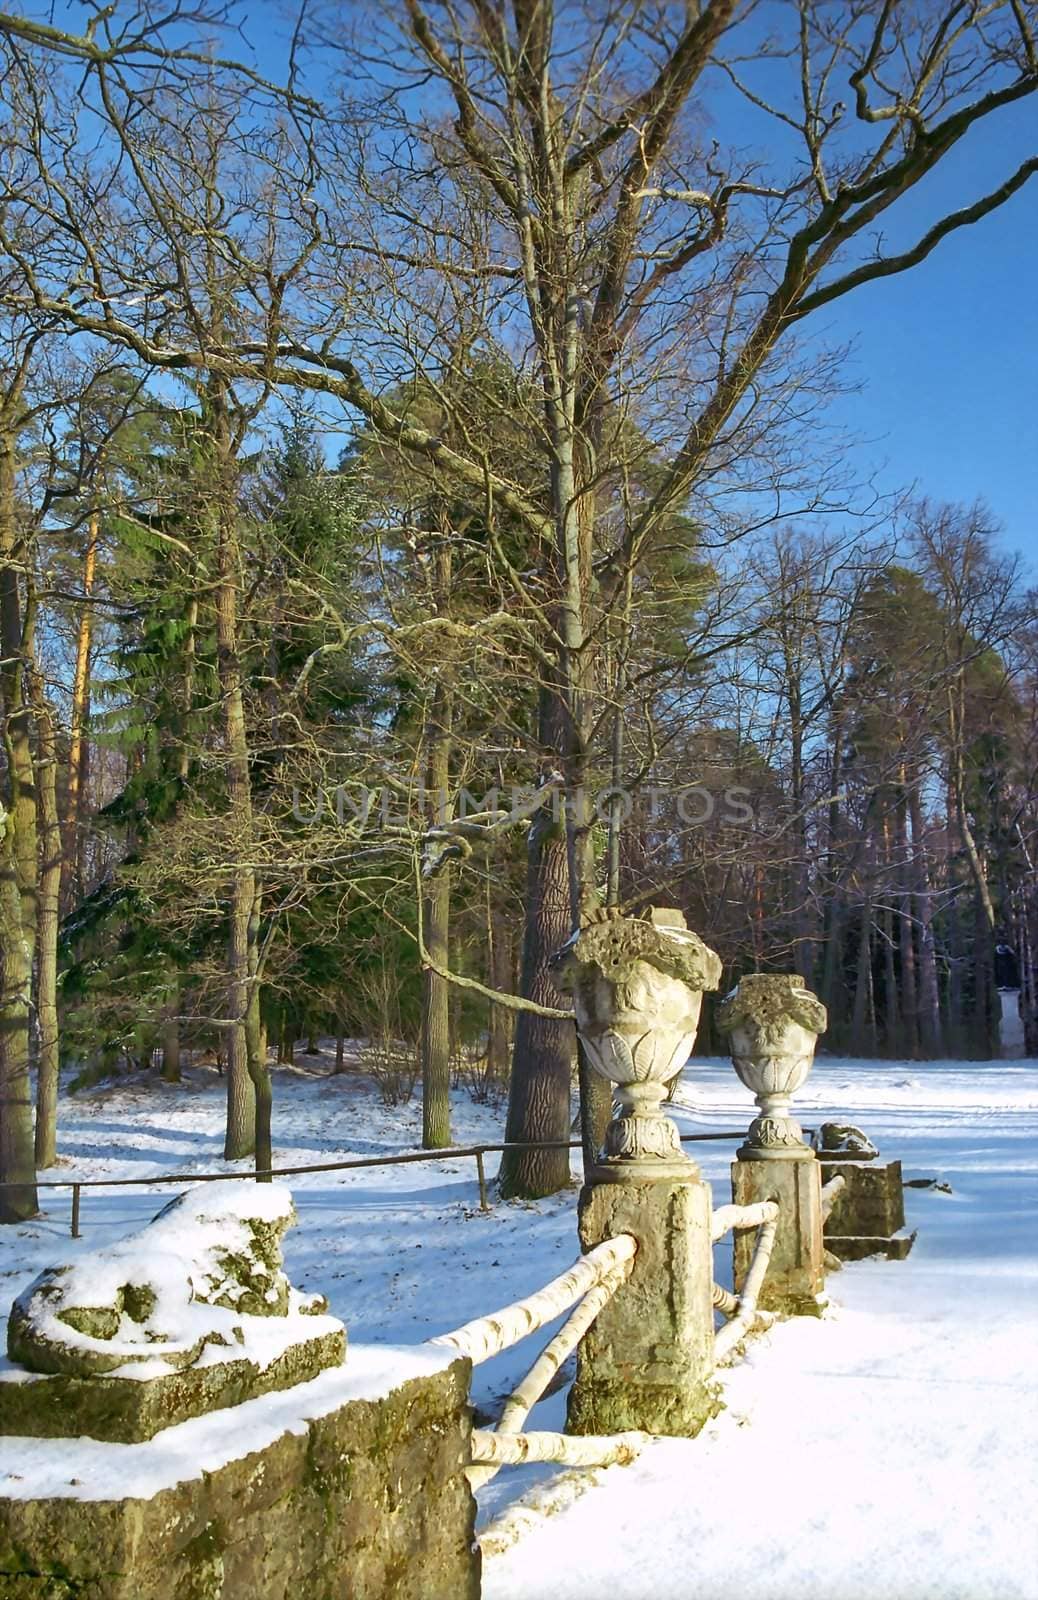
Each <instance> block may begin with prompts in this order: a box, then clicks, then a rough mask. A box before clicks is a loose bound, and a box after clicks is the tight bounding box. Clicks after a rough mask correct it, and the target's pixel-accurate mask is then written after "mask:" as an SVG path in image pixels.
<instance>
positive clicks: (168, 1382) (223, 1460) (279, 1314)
mask: <svg viewBox="0 0 1038 1600" xmlns="http://www.w3.org/2000/svg"><path fill="white" fill-rule="evenodd" d="M293 1219H294V1211H293V1207H292V1198H291V1195H290V1194H289V1192H288V1190H287V1189H284V1188H281V1187H280V1186H276V1185H264V1184H254V1183H248V1182H242V1183H233V1184H232V1183H212V1184H205V1185H200V1186H199V1187H198V1188H196V1189H193V1190H191V1191H190V1192H189V1193H187V1194H185V1195H183V1196H182V1197H181V1198H180V1199H179V1200H176V1201H174V1202H173V1204H172V1205H170V1206H167V1207H166V1209H165V1210H164V1211H162V1212H161V1213H160V1214H159V1216H158V1217H156V1218H155V1220H154V1222H152V1223H151V1224H150V1226H148V1227H147V1228H144V1229H143V1230H142V1231H141V1232H140V1233H138V1234H137V1235H135V1236H134V1237H133V1238H131V1239H128V1240H126V1241H123V1242H121V1243H119V1244H116V1245H113V1246H110V1247H108V1248H105V1249H101V1250H95V1251H91V1252H87V1251H82V1252H77V1253H76V1254H75V1255H74V1257H73V1259H72V1260H71V1261H70V1262H69V1263H67V1264H63V1265H61V1266H58V1267H53V1268H51V1269H49V1270H48V1271H46V1272H44V1273H42V1274H41V1275H40V1276H39V1277H38V1278H37V1279H36V1281H35V1282H34V1283H32V1284H31V1285H30V1286H29V1287H28V1289H26V1290H25V1292H24V1293H23V1294H21V1295H19V1297H18V1299H17V1300H16V1302H15V1305H14V1308H13V1310H12V1313H11V1318H10V1323H9V1335H8V1337H9V1352H10V1358H9V1360H8V1361H6V1362H0V1596H3V1597H4V1600H7V1597H8V1596H10V1597H12V1600H13V1597H14V1596H15V1595H17V1596H19V1597H22V1596H24V1597H25V1600H30V1597H34V1596H38V1597H40V1600H42V1597H43V1596H45V1595H47V1596H55V1597H57V1596H59V1595H60V1596H63V1597H64V1596H72V1595H82V1596H83V1597H84V1600H85V1597H86V1596H87V1595H89V1596H90V1597H91V1600H171V1597H173V1596H176V1597H178V1600H203V1597H204V1600H240V1597H241V1596H245V1595H247V1596H249V1597H250V1600H285V1596H286V1595H299V1596H300V1597H303V1596H310V1595H314V1596H317V1595H322V1596H323V1595H349V1596H350V1597H351V1600H413V1597H414V1596H415V1595H416V1594H419V1593H420V1594H421V1595H422V1596H423V1600H476V1597H477V1596H478V1594H479V1554H478V1546H477V1545H476V1544H475V1542H474V1528H475V1504H474V1501H473V1498H472V1494H471V1491H470V1489H469V1485H468V1483H467V1481H466V1478H465V1468H466V1467H467V1465H468V1462H469V1459H470V1455H471V1412H470V1407H469V1403H468V1386H469V1376H470V1371H471V1368H470V1364H469V1362H468V1361H466V1360H464V1359H452V1356H451V1354H450V1353H447V1354H445V1353H444V1352H437V1351H429V1350H422V1349H419V1348H416V1349H413V1350H405V1349H394V1348H390V1347H385V1346H382V1347H375V1346H372V1347H368V1348H367V1349H365V1348H364V1347H357V1346H353V1347H352V1348H351V1352H350V1360H349V1361H348V1362H346V1361H344V1359H343V1356H344V1352H345V1344H346V1333H345V1329H344V1328H343V1326H342V1324H341V1323H340V1322H337V1321H336V1320H335V1319H334V1318H333V1317H329V1316H326V1315H324V1302H323V1300H321V1299H320V1298H319V1297H308V1296H304V1295H302V1294H299V1293H298V1292H297V1291H296V1290H295V1289H294V1288H293V1287H292V1286H291V1284H290V1283H289V1281H288V1279H287V1278H286V1276H285V1273H284V1271H283V1269H282V1265H281V1239H282V1236H283V1234H284V1232H285V1230H286V1228H288V1227H289V1226H290V1224H291V1222H292V1221H293ZM27 1436H30V1437H27ZM98 1441H101V1442H98Z"/></svg>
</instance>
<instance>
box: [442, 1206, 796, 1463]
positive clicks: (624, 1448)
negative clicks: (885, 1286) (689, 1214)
mask: <svg viewBox="0 0 1038 1600" xmlns="http://www.w3.org/2000/svg"><path fill="white" fill-rule="evenodd" d="M778 1218H779V1208H778V1205H777V1204H776V1203H775V1201H774V1200H763V1201H761V1202H759V1203H758V1204H757V1205H751V1206H736V1205H730V1206H720V1207H719V1208H718V1209H717V1210H716V1211H715V1212H714V1213H713V1216H712V1218H711V1242H712V1243H714V1244H716V1243H717V1242H718V1240H720V1239H723V1238H724V1236H725V1234H726V1233H730V1232H731V1231H732V1230H733V1229H735V1230H738V1229H744V1228H756V1229H757V1244H756V1248H755V1250H754V1254H753V1260H752V1262H751V1265H750V1269H749V1272H748V1273H747V1276H746V1282H745V1284H744V1286H743V1290H742V1293H741V1294H740V1295H734V1294H731V1293H729V1291H728V1290H727V1289H723V1288H721V1286H720V1285H719V1284H716V1283H715V1284H714V1285H713V1304H714V1307H715V1309H716V1310H718V1311H720V1313H721V1314H722V1316H725V1317H727V1318H728V1319H729V1320H728V1322H727V1324H726V1325H725V1327H723V1328H722V1329H721V1330H720V1331H719V1332H718V1334H717V1335H716V1338H715V1341H714V1359H715V1361H716V1362H717V1363H718V1364H720V1363H721V1362H722V1361H725V1360H726V1359H727V1358H728V1357H729V1356H730V1355H731V1353H732V1351H733V1350H734V1349H735V1348H736V1346H737V1345H738V1344H739V1343H740V1342H741V1340H742V1339H744V1338H745V1336H746V1335H747V1334H748V1333H750V1332H751V1331H752V1330H753V1329H754V1328H755V1327H769V1326H770V1325H771V1323H772V1321H773V1320H774V1319H773V1318H772V1317H771V1316H770V1315H769V1314H768V1313H767V1312H763V1311H758V1309H757V1300H758V1297H759V1295H760V1291H761V1287H762V1285H763V1283H764V1278H765V1274H766V1273H767V1270H768V1265H769V1263H770V1261H771V1252H772V1249H773V1247H774V1243H775V1233H776V1230H777V1228H778ZM637 1249H638V1241H637V1239H636V1238H635V1237H634V1236H633V1234H630V1233H621V1234H618V1235H617V1236H616V1237H615V1238H613V1239H607V1240H605V1241H604V1242H603V1243H602V1244H599V1245H596V1246H595V1247H594V1249H592V1250H589V1251H588V1252H587V1254H586V1255H583V1256H581V1257H580V1259H579V1260H578V1261H575V1262H574V1263H573V1265H572V1266H571V1267H569V1268H567V1270H566V1271H565V1272H563V1273H562V1274H561V1275H560V1276H559V1277H557V1278H553V1279H552V1281H551V1282H550V1283H548V1284H546V1285H545V1286H544V1288H543V1289H538V1290H537V1291H536V1292H535V1293H534V1294H532V1295H528V1296H527V1297H526V1298H525V1299H524V1300H517V1301H515V1302H514V1303H513V1304H512V1305H509V1306H505V1307H504V1308H503V1310H501V1311H494V1312H491V1313H490V1314H489V1315H488V1316H485V1317H476V1318H474V1320H473V1321H471V1322H466V1323H465V1324H464V1325H463V1326H462V1327H460V1328H455V1329H454V1331H453V1332H452V1333H445V1334H441V1335H440V1336H439V1337H438V1338H436V1339H430V1340H429V1344H430V1345H431V1346H433V1347H435V1348H437V1349H448V1350H452V1351H455V1352H456V1353H457V1354H458V1355H462V1356H467V1357H468V1358H469V1360H470V1361H471V1362H472V1363H473V1365H474V1366H478V1365H479V1364H480V1363H481V1362H483V1361H489V1360H490V1359H491V1357H493V1356H496V1355H499V1354H500V1353H501V1351H502V1350H507V1349H509V1348H510V1347H511V1346H512V1345H514V1344H518V1343H519V1342H520V1340H522V1339H525V1338H526V1337H527V1335H528V1334H531V1333H536V1331H537V1330H538V1328H542V1327H543V1326H544V1324H545V1323H546V1322H552V1321H554V1319H555V1318H556V1317H557V1316H559V1315H560V1313H562V1312H563V1311H568V1310H570V1308H571V1307H573V1306H576V1309H575V1310H574V1311H573V1313H572V1315H571V1316H570V1317H569V1318H568V1319H567V1321H566V1322H565V1323H564V1324H563V1326H562V1327H561V1328H560V1330H559V1332H558V1333H557V1334H555V1336H554V1338H553V1339H552V1340H551V1341H550V1343H549V1344H548V1345H547V1346H546V1347H545V1349H544V1350H542V1352H541V1354H540V1355H539V1356H538V1357H537V1360H536V1361H535V1362H534V1364H533V1366H532V1367H531V1368H530V1370H529V1372H528V1373H527V1374H526V1376H525V1377H524V1378H523V1379H522V1381H521V1382H520V1383H519V1384H517V1386H516V1387H515V1389H513V1391H512V1393H511V1394H510V1395H509V1396H508V1398H507V1400H506V1401H505V1402H504V1405H503V1407H502V1410H501V1416H500V1418H499V1420H498V1423H497V1427H496V1428H494V1429H487V1428H476V1429H474V1430H473V1434H472V1457H471V1462H470V1465H469V1467H468V1469H467V1476H468V1479H469V1483H470V1484H471V1486H472V1488H473V1489H478V1488H481V1487H482V1485H483V1484H485V1483H488V1482H489V1481H490V1479H491V1478H493V1477H495V1476H496V1474H497V1473H498V1472H499V1471H500V1470H501V1468H502V1467H505V1466H519V1465H521V1464H522V1463H523V1462H526V1461H541V1462H544V1461H554V1462H559V1463H561V1464H562V1465H564V1466H568V1467H607V1466H612V1465H614V1464H618V1465H625V1464H627V1463H628V1462H630V1461H633V1460H634V1458H635V1457H636V1456H637V1454H638V1452H639V1451H640V1450H641V1448H642V1446H643V1445H644V1444H646V1443H647V1442H648V1439H649V1437H650V1436H649V1435H648V1434H646V1433H641V1432H637V1431H628V1432H625V1433H616V1434H611V1435H608V1436H605V1437H603V1436H595V1435H588V1434H577V1435H574V1434H567V1433H536V1432H533V1433H526V1432H524V1431H523V1424H524V1423H525V1422H526V1419H527V1417H528V1416H529V1415H530V1412H531V1411H532V1410H533V1407H534V1406H535V1405H536V1404H537V1402H538V1400H540V1399H541V1398H542V1396H543V1394H544V1392H545V1389H546V1388H547V1386H548V1384H549V1383H550V1382H551V1379H552V1378H553V1377H554V1375H555V1373H556V1372H557V1371H558V1369H559V1368H560V1367H561V1365H562V1363H563V1362H564V1361H565V1360H566V1358H567V1356H569V1355H571V1354H572V1352H573V1351H574V1350H575V1349H576V1347H577V1345H578V1344H579V1343H580V1340H581V1339H582V1338H583V1336H584V1334H585V1333H586V1332H587V1331H588V1328H589V1327H590V1326H591V1323H592V1322H593V1321H594V1319H595V1318H596V1317H597V1316H598V1314H599V1312H600V1311H601V1310H602V1307H603V1306H604V1305H606V1304H607V1302H608V1301H609V1300H611V1299H612V1297H613V1295H614V1294H615V1293H616V1291H617V1290H618V1289H619V1288H620V1286H621V1285H622V1284H623V1283H624V1281H625V1280H626V1278H627V1277H628V1276H629V1275H630V1271H631V1267H632V1265H633V1262H634V1257H635V1254H636V1252H637Z"/></svg>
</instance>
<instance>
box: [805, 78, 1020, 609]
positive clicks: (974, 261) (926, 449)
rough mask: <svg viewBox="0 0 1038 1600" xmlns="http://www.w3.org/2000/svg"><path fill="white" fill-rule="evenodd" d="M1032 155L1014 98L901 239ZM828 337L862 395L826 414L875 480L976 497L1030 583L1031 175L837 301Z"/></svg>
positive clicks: (921, 203) (940, 496)
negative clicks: (925, 253)
mask: <svg viewBox="0 0 1038 1600" xmlns="http://www.w3.org/2000/svg"><path fill="white" fill-rule="evenodd" d="M1036 151H1038V112H1036V108H1035V106H1034V104H1033V103H1031V104H1027V103H1025V104H1023V105H1021V106H1016V107H1013V108H1011V109H1010V110H1008V111H1006V112H1004V113H1002V114H1000V116H999V117H997V118H995V119H993V121H992V124H991V126H990V127H988V128H984V129H982V130H981V131H980V132H975V133H974V134H972V135H971V136H970V138H969V140H968V141H967V143H966V144H965V145H964V146H963V147H962V148H961V149H960V150H959V151H957V152H956V153H955V155H954V156H953V157H952V158H950V160H949V164H948V166H947V167H944V168H941V169H938V171H937V172H935V173H934V174H933V177H932V179H931V180H929V186H928V187H927V188H926V190H925V193H924V192H922V191H921V192H920V194H919V198H918V201H917V202H916V203H915V204H914V205H913V207H912V210H911V212H910V218H911V223H912V227H911V228H910V229H909V230H908V232H906V233H905V234H904V235H902V233H901V230H900V229H899V232H898V236H897V238H896V240H895V241H894V242H895V243H896V244H897V245H898V246H901V245H903V244H905V243H907V242H908V241H909V238H910V237H911V236H912V235H913V234H915V233H916V232H917V231H918V232H923V231H925V228H926V226H927V224H928V223H929V222H930V221H931V220H932V218H933V217H934V216H936V215H937V214H938V213H939V211H940V212H943V211H947V210H955V209H958V208H959V207H960V206H962V205H964V204H968V203H969V202H970V201H971V200H972V199H974V198H976V197H977V196H979V195H981V194H983V193H985V192H986V191H988V190H989V189H991V188H993V187H995V186H996V185H997V183H998V182H1000V181H1001V180H1003V179H1004V178H1005V177H1006V176H1007V175H1008V174H1009V173H1010V172H1011V171H1013V170H1014V168H1015V167H1016V166H1018V165H1019V163H1020V162H1021V161H1023V160H1024V159H1026V157H1027V156H1029V155H1034V154H1035V153H1036ZM826 332H827V333H828V334H829V336H830V337H833V338H835V340H836V341H837V342H841V341H844V340H853V342H854V346H855V348H854V352H853V358H852V372H851V376H852V377H853V378H854V379H855V380H856V381H857V382H859V383H860V384H861V385H862V388H861V391H860V392H859V393H856V394H853V395H850V396H848V397H846V398H841V399H840V400H839V401H837V403H836V406H835V408H834V410H835V414H836V415H837V416H838V417H839V418H840V419H841V420H843V421H845V422H846V423H847V424H848V425H849V426H850V427H851V428H852V429H853V430H854V432H855V433H856V434H858V435H860V436H863V442H862V444H861V445H859V447H858V453H859V454H860V457H861V464H862V467H867V466H870V465H871V466H874V467H875V468H878V469H879V481H880V483H881V485H882V486H883V487H884V488H887V489H895V488H899V487H907V486H909V485H911V484H912V483H916V484H917V485H918V489H919V492H920V493H924V494H926V495H928V496H930V497H931V498H932V499H935V500H947V501H972V500H974V499H976V498H978V497H979V498H982V499H983V500H985V501H986V502H987V503H988V504H989V505H990V507H991V509H992V510H993V512H994V513H995V515H996V517H997V518H998V520H999V521H1000V522H1001V523H1003V524H1004V529H1005V531H1004V533H1003V535H1002V542H1003V544H1004V545H1005V547H1006V548H1007V549H1009V550H1019V551H1020V552H1021V554H1023V556H1024V557H1025V559H1026V560H1027V562H1028V565H1029V566H1030V567H1031V569H1032V570H1033V572H1034V575H1035V579H1036V581H1038V177H1035V178H1032V179H1031V180H1030V183H1029V184H1027V185H1025V187H1024V188H1023V190H1022V191H1020V192H1019V193H1018V194H1017V195H1016V196H1015V197H1014V198H1013V199H1012V200H1010V201H1008V202H1007V203H1006V205H1005V206H1004V207H1003V208H1001V209H1000V210H999V211H997V212H996V213H995V214H994V215H993V216H990V217H988V218H987V219H986V220H985V221H983V222H981V223H978V224H977V225H976V226H974V227H971V228H965V229H961V230H960V231H959V232H957V233H955V234H953V235H952V236H951V237H950V238H949V239H947V240H945V241H944V243H943V244H941V245H938V247H937V249H936V251H935V252H934V253H933V255H931V256H930V257H929V259H928V260H927V261H926V262H924V263H923V264H922V265H921V266H918V267H915V268H913V269H912V270H911V271H909V272H906V273H904V274H903V275H901V276H899V277H893V278H887V279H885V280H883V281H881V282H879V283H875V284H869V285H866V286H865V287H864V288H861V289H859V290H856V291H855V292H854V293H853V294H851V295H849V296H848V297H847V299H846V300H845V301H843V302H842V303H838V305H837V306H836V307H834V308H833V309H832V312H831V314H830V315H829V317H828V322H827V325H826Z"/></svg>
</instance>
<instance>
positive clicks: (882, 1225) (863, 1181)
mask: <svg viewBox="0 0 1038 1600" xmlns="http://www.w3.org/2000/svg"><path fill="white" fill-rule="evenodd" d="M820 1161H821V1167H822V1181H823V1183H828V1181H829V1179H830V1178H835V1177H836V1176H837V1174H839V1175H840V1176H842V1177H843V1179H844V1187H843V1189H842V1190H841V1192H840V1193H839V1194H838V1195H837V1196H836V1199H835V1201H834V1202H833V1208H832V1210H831V1211H830V1213H829V1216H828V1217H827V1219H826V1223H825V1247H826V1249H827V1250H831V1251H832V1253H833V1255H835V1256H839V1258H840V1260H841V1261H861V1260H864V1258H865V1257H866V1256H871V1255H885V1256H887V1257H888V1258H889V1259H890V1260H892V1261H903V1260H904V1259H905V1257H906V1256H907V1254H908V1252H909V1250H911V1248H912V1242H913V1240H914V1239H915V1234H914V1233H912V1234H908V1233H905V1232H904V1231H903V1230H904V1226H905V1195H904V1185H903V1182H902V1178H901V1163H900V1161H888V1162H886V1163H885V1164H884V1165H883V1166H879V1165H873V1164H871V1163H869V1162H867V1161H829V1160H826V1159H825V1158H824V1157H820Z"/></svg>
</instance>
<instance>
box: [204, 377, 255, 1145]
mask: <svg viewBox="0 0 1038 1600" xmlns="http://www.w3.org/2000/svg"><path fill="white" fill-rule="evenodd" d="M209 400H210V404H211V407H212V427H213V441H214V445H215V451H216V461H217V469H218V473H219V479H220V481H219V484H218V488H217V519H218V526H217V529H216V534H217V567H218V583H217V589H216V642H217V665H218V672H219V678H220V689H221V693H222V696H223V714H224V761H225V766H226V783H227V816H228V821H229V826H230V848H231V852H232V860H231V867H230V879H231V892H230V906H229V922H230V927H229V930H228V938H227V1017H228V1021H227V1023H226V1026H225V1029H224V1035H225V1047H226V1052H227V1128H226V1136H225V1139H224V1159H225V1160H227V1161H240V1160H242V1159H243V1158H244V1157H245V1156H248V1155H251V1154H252V1152H253V1150H254V1149H255V1145H256V1090H255V1084H254V1082H253V1076H252V1073H251V1072H250V1061H249V1046H248V1040H247V1038H246V1028H245V1018H246V1014H247V1012H248V1010H249V1002H250V987H251V985H250V967H251V965H252V961H251V954H252V952H251V929H252V926H253V920H254V911H255V905H256V875H255V872H254V871H253V869H252V867H251V865H249V862H250V857H251V853H252V792H251V787H250V780H249V746H248V734H247V729H246V723H245V703H244V698H243V694H242V675H241V663H240V660H239V656H238V584H239V581H240V574H239V564H240V562H239V548H238V525H237V515H238V513H237V504H236V495H235V486H236V463H235V462H234V460H233V456H232V451H231V442H230V426H229V419H228V415H227V396H226V393H225V390H224V387H223V385H222V384H221V383H219V382H218V381H216V382H214V383H212V384H211V385H210V393H209Z"/></svg>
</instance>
